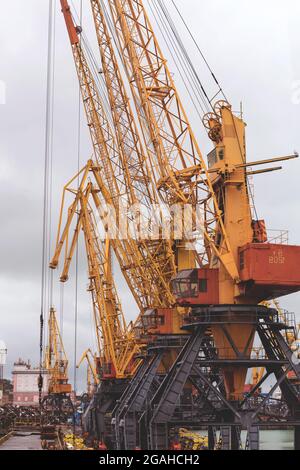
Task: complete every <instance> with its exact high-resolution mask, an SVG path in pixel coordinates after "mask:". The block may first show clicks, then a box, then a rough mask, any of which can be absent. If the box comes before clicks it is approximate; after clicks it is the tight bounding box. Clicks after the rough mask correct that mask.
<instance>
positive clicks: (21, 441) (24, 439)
mask: <svg viewBox="0 0 300 470" xmlns="http://www.w3.org/2000/svg"><path fill="white" fill-rule="evenodd" d="M1 450H42V447H41V437H40V435H39V434H32V433H26V432H24V433H15V434H14V435H13V436H12V437H10V438H9V439H8V440H7V441H6V442H4V444H2V445H1V446H0V451H1Z"/></svg>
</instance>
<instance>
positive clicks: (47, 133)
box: [38, 0, 54, 412]
mask: <svg viewBox="0 0 300 470" xmlns="http://www.w3.org/2000/svg"><path fill="white" fill-rule="evenodd" d="M53 26H54V0H49V10H48V51H47V85H46V115H45V159H44V183H43V191H44V200H43V236H42V273H41V275H42V279H41V311H40V370H39V381H38V389H39V405H40V412H42V393H43V365H44V364H43V353H44V334H45V328H44V326H45V308H46V294H47V292H46V289H47V270H48V267H47V255H48V229H49V212H48V211H49V165H50V154H51V121H52V116H51V107H52V106H51V105H52V78H53V72H52V70H53V32H54V31H53Z"/></svg>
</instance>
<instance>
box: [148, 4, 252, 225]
mask: <svg viewBox="0 0 300 470" xmlns="http://www.w3.org/2000/svg"><path fill="white" fill-rule="evenodd" d="M156 1H157V2H158V3H159V5H160V7H161V10H162V11H163V13H164V15H165V17H166V18H167V21H168V22H169V24H170V27H171V29H172V31H173V34H174V37H175V38H176V41H177V42H178V44H179V45H180V48H181V49H182V51H183V54H184V55H185V57H186V60H187V61H188V63H189V64H190V67H191V71H192V73H193V74H194V76H195V77H196V79H197V80H198V81H199V83H200V86H201V88H202V87H203V85H202V84H201V81H200V78H199V76H198V74H197V71H196V69H195V67H194V65H193V63H192V60H191V58H190V55H189V54H188V52H187V49H186V47H185V46H184V44H183V41H182V39H181V37H180V34H179V32H178V30H177V28H176V26H175V24H174V22H173V20H172V18H171V16H170V14H169V12H168V10H167V8H166V6H165V5H164V4H163V3H162V0H154V2H156ZM171 1H172V4H173V5H174V7H175V9H176V11H177V13H178V15H179V17H180V19H181V21H182V22H183V24H184V26H185V28H186V30H187V31H188V33H189V35H190V37H191V38H192V40H193V42H194V44H195V45H196V47H197V50H198V52H199V53H200V55H201V57H202V59H203V61H204V63H205V64H206V66H207V68H208V70H209V71H210V73H211V75H212V77H213V79H214V81H215V82H216V84H217V85H218V87H219V91H218V92H217V93H216V94H215V95H214V97H213V98H212V100H213V99H215V98H216V96H217V95H218V94H219V93H221V94H222V95H223V97H224V99H225V100H226V101H228V100H227V97H226V95H225V93H224V90H223V88H222V86H221V85H220V83H219V81H218V80H217V78H216V75H215V73H214V72H213V70H212V68H211V67H210V65H209V63H208V61H207V59H206V57H205V55H204V53H203V52H202V50H201V49H200V47H199V45H198V43H197V41H196V39H195V36H194V35H193V33H192V31H191V29H190V28H189V26H188V24H187V22H186V21H185V19H184V17H183V15H182V13H181V12H180V10H179V8H178V7H177V5H176V3H175V1H174V0H171ZM203 90H204V87H203ZM204 93H205V96H206V97H207V99H208V102H209V104H210V106H211V107H212V109H214V108H213V103H212V100H210V99H209V98H208V95H207V93H206V92H205V90H204ZM233 126H234V130H235V134H236V136H237V129H236V125H235V123H233ZM237 137H238V136H237ZM238 143H239V150H240V153H241V157H242V160H243V161H244V157H243V152H242V148H241V144H240V142H239V141H238ZM246 180H247V187H248V192H249V195H250V199H251V201H252V206H253V210H254V214H255V217H256V219H257V220H258V213H257V208H256V205H255V199H254V194H253V191H252V189H251V186H250V184H249V178H248V176H246Z"/></svg>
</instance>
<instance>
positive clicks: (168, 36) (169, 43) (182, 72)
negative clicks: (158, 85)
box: [149, 1, 206, 120]
mask: <svg viewBox="0 0 300 470" xmlns="http://www.w3.org/2000/svg"><path fill="white" fill-rule="evenodd" d="M149 8H150V10H151V12H152V15H153V17H154V19H155V22H156V24H157V26H158V28H159V30H160V33H161V35H162V37H163V39H164V42H165V43H166V46H167V48H168V50H169V52H170V54H171V57H172V59H173V62H174V64H175V66H176V68H177V70H178V72H179V75H180V77H181V79H182V81H183V84H184V87H185V89H186V91H187V93H188V95H189V97H190V99H191V101H192V104H193V106H194V108H195V110H196V112H197V114H198V116H199V118H200V120H202V115H201V114H200V112H199V109H198V107H197V105H196V102H195V98H194V97H193V95H192V92H194V87H193V83H192V81H191V78H190V77H189V75H188V74H187V73H186V69H185V70H184V68H183V67H180V65H179V63H180V59H182V58H183V57H182V55H181V54H180V51H179V50H178V47H176V46H175V43H173V41H172V37H171V34H170V31H168V28H167V23H166V21H164V19H163V17H162V15H161V13H160V11H159V10H158V7H157V5H156V3H155V1H154V2H153V5H151V3H150V2H149ZM154 9H155V10H156V14H157V15H158V18H159V19H157V18H156V15H155V11H154ZM159 20H160V22H159ZM164 27H165V29H164ZM164 31H165V32H164ZM168 39H169V40H170V41H168ZM172 48H173V51H172ZM180 56H181V57H180ZM176 58H177V59H176ZM187 82H188V83H189V85H190V87H189V86H188V83H187ZM191 90H192V91H191ZM194 95H195V97H196V100H197V102H198V105H199V106H200V108H201V111H202V113H203V114H205V112H206V111H205V109H204V106H205V105H206V103H204V102H203V100H202V103H201V102H200V100H199V97H198V96H197V95H196V93H195V92H194Z"/></svg>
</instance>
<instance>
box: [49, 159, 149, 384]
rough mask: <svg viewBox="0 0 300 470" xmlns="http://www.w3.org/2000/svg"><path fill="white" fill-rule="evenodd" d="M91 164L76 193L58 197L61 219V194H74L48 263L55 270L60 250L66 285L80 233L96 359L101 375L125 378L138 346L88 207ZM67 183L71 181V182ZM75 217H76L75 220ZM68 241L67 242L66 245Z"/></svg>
mask: <svg viewBox="0 0 300 470" xmlns="http://www.w3.org/2000/svg"><path fill="white" fill-rule="evenodd" d="M91 167H92V162H89V164H88V165H87V167H86V168H85V169H84V170H83V171H82V172H81V173H82V179H81V183H80V185H79V188H78V189H77V190H74V189H72V187H68V186H66V187H65V190H64V195H63V198H62V208H61V220H62V218H63V214H64V206H65V199H66V196H65V193H66V192H67V191H69V192H71V193H72V194H74V196H75V199H74V202H73V203H72V204H71V206H70V207H69V208H68V211H67V220H66V223H65V226H64V227H62V224H61V223H60V224H59V232H58V238H57V246H56V250H55V254H54V257H53V259H52V261H51V263H50V267H51V268H52V269H55V268H57V266H58V262H59V259H60V257H61V253H62V250H63V248H64V247H65V251H64V260H63V261H64V266H63V271H62V275H61V281H62V282H66V281H67V280H68V277H69V269H70V265H71V262H72V259H73V256H74V253H75V248H76V246H77V243H78V238H79V233H80V231H81V230H82V231H83V234H84V240H85V249H86V256H87V263H88V270H89V282H90V283H89V287H88V290H89V291H90V292H91V295H92V301H93V313H94V322H95V331H96V337H97V347H98V357H99V358H100V366H101V367H102V368H103V371H102V372H103V374H106V373H107V372H106V368H107V367H111V372H110V374H111V375H114V374H115V376H116V378H125V377H130V376H131V375H133V374H134V373H135V371H136V369H137V367H138V366H139V363H140V362H139V360H136V359H135V356H136V355H137V353H138V352H139V350H140V345H139V344H138V343H137V341H136V340H135V336H134V329H133V327H132V325H130V327H128V326H127V325H126V321H125V318H124V314H123V310H122V306H121V302H120V300H119V297H118V294H117V290H116V287H115V283H114V280H113V276H112V272H111V248H110V241H109V240H106V241H102V240H101V239H100V238H99V236H98V233H97V223H96V220H95V217H94V213H93V211H92V209H91V207H90V203H89V199H90V198H91V197H92V194H93V193H95V194H96V193H97V192H98V190H97V189H95V188H94V187H93V185H92V183H91V182H90V181H89V182H87V174H88V172H89V171H90V170H91ZM73 181H74V179H73V180H71V182H73ZM76 217H77V218H76ZM74 222H75V226H76V228H75V231H74V233H73V235H72V236H70V231H71V230H72V227H73V225H72V223H74ZM69 240H70V242H69Z"/></svg>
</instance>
